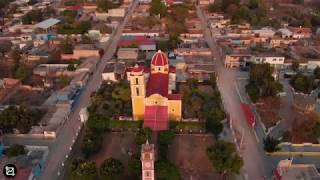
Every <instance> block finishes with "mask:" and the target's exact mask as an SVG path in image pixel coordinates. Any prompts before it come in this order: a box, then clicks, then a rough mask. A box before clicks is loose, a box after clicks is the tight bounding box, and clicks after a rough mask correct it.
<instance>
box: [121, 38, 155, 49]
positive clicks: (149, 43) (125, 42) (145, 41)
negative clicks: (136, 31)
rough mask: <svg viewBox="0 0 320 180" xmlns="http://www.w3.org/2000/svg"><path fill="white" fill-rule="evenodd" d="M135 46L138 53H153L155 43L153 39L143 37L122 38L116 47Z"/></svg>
mask: <svg viewBox="0 0 320 180" xmlns="http://www.w3.org/2000/svg"><path fill="white" fill-rule="evenodd" d="M128 46H137V47H138V48H139V50H140V51H155V50H156V42H155V40H154V39H153V38H148V37H145V36H122V37H121V39H120V41H119V42H118V47H128Z"/></svg>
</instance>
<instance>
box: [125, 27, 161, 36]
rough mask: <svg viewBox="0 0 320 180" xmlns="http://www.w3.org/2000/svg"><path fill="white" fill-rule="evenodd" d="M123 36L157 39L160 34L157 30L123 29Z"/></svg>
mask: <svg viewBox="0 0 320 180" xmlns="http://www.w3.org/2000/svg"><path fill="white" fill-rule="evenodd" d="M122 35H123V36H146V37H159V36H160V32H159V31H158V30H144V31H142V30H139V31H138V30H129V29H125V30H123V32H122Z"/></svg>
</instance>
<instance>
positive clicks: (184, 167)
mask: <svg viewBox="0 0 320 180" xmlns="http://www.w3.org/2000/svg"><path fill="white" fill-rule="evenodd" d="M213 143H214V141H213V138H212V137H208V136H202V135H201V136H197V135H177V136H176V138H175V140H174V143H173V145H172V146H171V147H170V151H169V158H170V160H171V161H172V162H174V163H175V164H176V165H177V166H178V168H179V170H180V173H181V176H182V179H185V180H189V179H192V180H204V179H208V180H209V179H215V180H219V175H218V174H216V173H214V169H213V167H212V164H211V162H210V161H209V159H208V157H207V154H206V149H207V147H208V146H209V145H212V144H213Z"/></svg>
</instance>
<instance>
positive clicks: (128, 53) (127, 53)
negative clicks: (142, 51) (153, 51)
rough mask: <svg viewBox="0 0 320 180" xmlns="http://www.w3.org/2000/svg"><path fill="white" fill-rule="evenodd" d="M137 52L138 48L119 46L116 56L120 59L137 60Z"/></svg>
mask: <svg viewBox="0 0 320 180" xmlns="http://www.w3.org/2000/svg"><path fill="white" fill-rule="evenodd" d="M138 52H139V48H119V50H118V52H117V57H118V59H121V60H138V55H139V54H138Z"/></svg>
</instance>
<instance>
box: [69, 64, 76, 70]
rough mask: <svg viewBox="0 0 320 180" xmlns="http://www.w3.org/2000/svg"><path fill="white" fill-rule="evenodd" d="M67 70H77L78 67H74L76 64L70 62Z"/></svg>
mask: <svg viewBox="0 0 320 180" xmlns="http://www.w3.org/2000/svg"><path fill="white" fill-rule="evenodd" d="M67 70H68V71H75V70H76V68H75V67H74V64H69V65H68V67H67Z"/></svg>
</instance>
